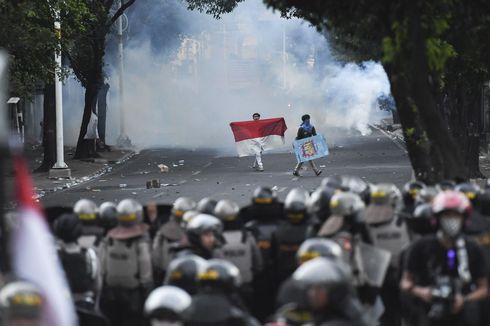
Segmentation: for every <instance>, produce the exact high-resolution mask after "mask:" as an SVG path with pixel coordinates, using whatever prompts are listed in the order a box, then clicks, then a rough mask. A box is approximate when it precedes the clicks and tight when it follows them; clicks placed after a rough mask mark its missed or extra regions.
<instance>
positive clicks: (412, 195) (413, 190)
mask: <svg viewBox="0 0 490 326" xmlns="http://www.w3.org/2000/svg"><path fill="white" fill-rule="evenodd" d="M424 188H425V184H424V183H422V182H420V181H410V182H407V183H405V185H404V186H403V189H402V197H403V204H404V205H405V206H406V207H411V206H413V205H414V204H415V200H416V199H417V195H418V193H419V192H420V190H422V189H424Z"/></svg>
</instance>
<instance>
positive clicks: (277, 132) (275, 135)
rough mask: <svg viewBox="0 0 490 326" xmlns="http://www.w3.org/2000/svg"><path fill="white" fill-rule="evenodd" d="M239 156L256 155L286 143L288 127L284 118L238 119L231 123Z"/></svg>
mask: <svg viewBox="0 0 490 326" xmlns="http://www.w3.org/2000/svg"><path fill="white" fill-rule="evenodd" d="M230 127H231V130H232V131H233V135H234V136H235V143H236V147H237V151H238V156H248V155H255V154H257V153H260V152H262V151H266V150H269V149H272V148H276V147H280V146H282V145H284V132H285V131H286V129H287V128H288V127H287V126H286V122H285V121H284V118H272V119H263V120H251V121H238V122H232V123H230Z"/></svg>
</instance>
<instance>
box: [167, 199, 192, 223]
mask: <svg viewBox="0 0 490 326" xmlns="http://www.w3.org/2000/svg"><path fill="white" fill-rule="evenodd" d="M195 208H196V202H195V201H194V200H192V198H189V197H179V198H177V199H176V200H175V201H174V203H173V205H172V211H171V214H172V215H173V216H174V217H175V218H177V219H179V220H180V219H182V217H183V216H184V214H185V212H187V211H190V210H193V209H195Z"/></svg>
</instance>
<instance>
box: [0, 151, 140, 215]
mask: <svg viewBox="0 0 490 326" xmlns="http://www.w3.org/2000/svg"><path fill="white" fill-rule="evenodd" d="M73 152H74V148H65V163H66V164H67V165H68V167H69V168H70V169H71V179H61V178H60V179H49V177H48V176H49V173H48V172H33V171H34V170H35V169H36V168H37V167H38V166H39V165H40V164H41V162H42V147H41V146H28V148H26V149H25V152H24V155H25V157H26V158H27V161H28V163H29V167H30V169H31V172H32V178H33V181H34V185H35V190H36V194H37V198H38V199H39V198H41V197H43V196H45V195H46V194H47V193H51V192H55V191H60V190H63V189H67V188H70V187H73V186H75V185H78V184H81V183H83V182H87V181H89V180H92V179H93V178H96V177H98V176H101V175H103V174H105V173H107V172H110V171H111V170H112V167H113V166H114V165H117V164H121V163H124V162H126V161H127V160H129V159H130V158H131V157H133V156H134V155H135V152H134V151H132V150H117V149H112V151H110V152H99V153H98V154H99V155H100V156H101V157H100V158H95V159H88V160H83V161H82V160H74V159H72V156H73ZM5 177H6V180H5V181H6V189H14V187H13V185H14V175H13V173H12V171H8V172H7V174H6V175H5ZM12 192H13V191H7V203H9V202H11V201H12V199H13V197H12V196H13V194H12ZM8 206H11V205H8Z"/></svg>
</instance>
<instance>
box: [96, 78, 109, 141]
mask: <svg viewBox="0 0 490 326" xmlns="http://www.w3.org/2000/svg"><path fill="white" fill-rule="evenodd" d="M108 92H109V84H107V83H104V85H102V87H101V88H100V90H99V95H98V97H97V115H98V117H99V125H98V126H97V127H98V130H99V138H100V140H101V142H102V143H103V144H104V145H105V129H106V116H107V93H108Z"/></svg>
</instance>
